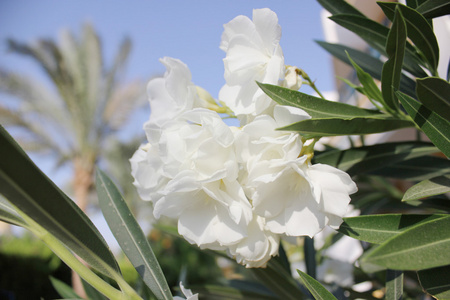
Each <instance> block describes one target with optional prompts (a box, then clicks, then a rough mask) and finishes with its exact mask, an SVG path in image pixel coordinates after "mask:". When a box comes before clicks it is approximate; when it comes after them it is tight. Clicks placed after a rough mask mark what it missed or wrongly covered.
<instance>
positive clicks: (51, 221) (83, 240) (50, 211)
mask: <svg viewBox="0 0 450 300" xmlns="http://www.w3.org/2000/svg"><path fill="white" fill-rule="evenodd" d="M0 145H2V146H1V147H0V157H2V159H1V160H0V193H2V194H3V195H4V196H5V197H6V198H7V199H8V200H9V201H11V203H12V204H13V205H14V206H15V207H17V208H18V209H19V210H21V211H22V212H23V213H25V214H26V215H28V216H29V217H30V218H31V219H33V220H34V221H35V222H36V223H38V224H39V225H40V226H42V227H43V228H44V229H46V230H47V231H48V232H50V233H51V234H52V235H54V236H55V237H56V238H57V239H59V240H60V241H61V242H63V243H64V244H65V245H66V246H67V247H68V248H69V249H71V250H72V251H73V252H75V254H77V255H78V256H79V257H81V258H82V259H83V260H85V261H86V262H87V263H88V264H90V265H91V266H92V267H93V268H95V269H96V270H97V271H99V272H101V273H102V274H104V275H106V276H112V274H111V272H110V271H108V268H109V269H112V270H114V271H116V272H117V273H120V271H119V267H118V265H117V262H116V260H115V258H114V256H113V254H112V253H111V250H110V249H109V247H108V245H107V244H106V242H105V240H104V239H103V237H102V236H101V235H100V233H99V232H98V230H97V228H96V227H95V226H94V224H92V222H91V221H90V220H89V218H88V217H87V216H86V215H85V214H84V213H83V212H82V211H81V210H80V209H79V208H78V206H77V205H76V204H75V203H74V202H73V201H72V200H70V199H69V198H68V197H67V196H66V195H65V194H64V193H63V192H62V191H61V190H60V189H59V188H58V187H57V186H56V185H55V184H54V183H53V182H52V181H51V180H50V179H48V178H47V176H45V174H43V173H42V172H41V170H39V168H38V167H37V166H36V165H35V164H34V163H33V162H32V161H31V159H30V158H29V157H28V156H27V155H26V154H25V152H23V150H22V149H21V148H20V146H19V145H18V144H17V143H16V142H15V141H14V139H13V138H12V137H11V136H10V135H9V134H8V133H7V132H6V130H5V129H4V128H3V127H1V126H0Z"/></svg>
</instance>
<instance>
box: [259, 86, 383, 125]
mask: <svg viewBox="0 0 450 300" xmlns="http://www.w3.org/2000/svg"><path fill="white" fill-rule="evenodd" d="M258 85H259V87H260V88H261V89H262V90H263V91H264V92H265V93H266V94H267V95H268V96H269V97H270V98H272V99H273V100H274V101H276V102H277V103H279V104H281V105H290V106H294V107H298V108H301V109H303V110H304V111H306V112H307V113H308V114H309V115H310V116H311V117H313V118H351V117H381V118H382V117H384V116H385V115H383V114H381V113H380V112H378V111H375V110H369V109H362V108H358V107H356V106H353V105H348V104H345V103H340V102H335V101H328V100H324V99H321V98H317V97H314V96H311V95H308V94H305V93H302V92H298V91H293V90H291V89H287V88H283V87H279V86H276V85H270V84H263V83H258Z"/></svg>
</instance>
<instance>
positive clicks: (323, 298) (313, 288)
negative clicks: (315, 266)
mask: <svg viewBox="0 0 450 300" xmlns="http://www.w3.org/2000/svg"><path fill="white" fill-rule="evenodd" d="M297 273H298V275H300V279H301V281H302V283H303V285H304V286H305V287H306V288H307V289H308V290H309V292H310V293H311V294H312V295H313V297H314V299H316V300H336V297H334V296H333V294H332V293H330V292H329V291H328V290H327V289H326V288H325V287H323V285H321V284H320V282H318V281H317V280H315V279H314V278H312V277H311V276H309V275H308V274H306V273H303V272H302V271H300V270H297Z"/></svg>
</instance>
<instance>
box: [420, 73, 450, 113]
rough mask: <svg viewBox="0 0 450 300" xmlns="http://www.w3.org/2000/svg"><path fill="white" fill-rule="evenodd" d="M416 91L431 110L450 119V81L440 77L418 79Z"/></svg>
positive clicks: (421, 100)
mask: <svg viewBox="0 0 450 300" xmlns="http://www.w3.org/2000/svg"><path fill="white" fill-rule="evenodd" d="M416 93H417V98H418V99H419V100H420V102H422V104H423V105H425V106H426V107H427V108H428V109H429V110H432V111H433V112H435V113H437V114H438V115H440V116H441V117H442V118H444V119H445V120H450V83H448V82H447V81H445V80H444V79H442V78H439V77H427V78H423V79H417V87H416Z"/></svg>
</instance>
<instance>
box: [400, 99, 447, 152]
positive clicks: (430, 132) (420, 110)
mask: <svg viewBox="0 0 450 300" xmlns="http://www.w3.org/2000/svg"><path fill="white" fill-rule="evenodd" d="M397 95H398V97H399V99H400V101H401V103H402V105H403V107H404V108H405V110H406V111H407V112H408V114H409V115H410V116H411V118H412V119H413V121H414V122H415V123H416V124H417V126H419V128H420V129H422V130H423V132H425V134H426V135H427V136H428V138H429V139H430V140H431V141H432V142H433V144H435V145H436V147H438V148H439V150H441V151H442V152H443V153H444V154H445V155H446V156H447V157H450V122H449V121H448V120H445V119H443V118H442V117H441V116H439V115H438V114H436V113H435V112H433V111H431V110H429V109H428V108H426V107H425V106H424V105H421V104H420V103H419V102H418V101H416V100H414V99H413V98H411V97H409V96H407V95H405V94H403V93H399V92H397Z"/></svg>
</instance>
